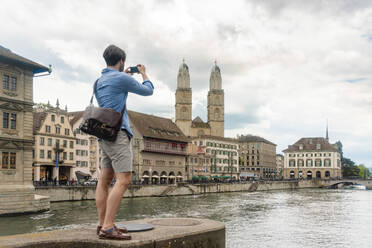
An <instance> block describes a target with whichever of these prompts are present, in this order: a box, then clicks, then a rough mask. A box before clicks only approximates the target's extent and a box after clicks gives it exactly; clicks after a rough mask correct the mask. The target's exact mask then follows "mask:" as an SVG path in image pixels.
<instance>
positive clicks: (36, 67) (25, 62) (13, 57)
mask: <svg viewBox="0 0 372 248" xmlns="http://www.w3.org/2000/svg"><path fill="white" fill-rule="evenodd" d="M1 60H2V61H6V62H8V63H9V62H10V63H13V64H18V65H21V66H26V67H29V68H30V69H31V70H32V72H33V73H34V74H35V73H40V72H47V71H49V68H48V67H46V66H43V65H41V64H38V63H36V62H34V61H32V60H29V59H26V58H24V57H22V56H19V55H18V54H15V53H13V52H12V51H11V50H10V49H8V48H5V47H3V46H1V45H0V61H1Z"/></svg>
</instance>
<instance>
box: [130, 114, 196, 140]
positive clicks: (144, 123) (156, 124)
mask: <svg viewBox="0 0 372 248" xmlns="http://www.w3.org/2000/svg"><path fill="white" fill-rule="evenodd" d="M128 115H129V120H130V121H131V122H132V123H133V125H134V126H135V128H136V129H137V130H138V131H139V132H140V133H141V134H142V135H143V136H144V137H150V138H156V139H165V140H174V141H180V142H188V141H189V140H188V138H187V137H186V136H185V135H184V134H183V132H182V131H181V129H179V128H178V127H177V125H176V124H175V123H174V122H173V121H172V120H171V119H168V118H163V117H159V116H155V115H148V114H143V113H139V112H134V111H130V110H129V111H128Z"/></svg>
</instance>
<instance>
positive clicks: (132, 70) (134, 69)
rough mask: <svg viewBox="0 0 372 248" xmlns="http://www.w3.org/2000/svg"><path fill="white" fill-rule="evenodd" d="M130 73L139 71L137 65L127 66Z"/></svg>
mask: <svg viewBox="0 0 372 248" xmlns="http://www.w3.org/2000/svg"><path fill="white" fill-rule="evenodd" d="M129 70H130V73H139V70H138V67H137V66H131V67H129Z"/></svg>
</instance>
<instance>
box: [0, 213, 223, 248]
mask: <svg viewBox="0 0 372 248" xmlns="http://www.w3.org/2000/svg"><path fill="white" fill-rule="evenodd" d="M121 224H124V225H125V224H151V225H153V226H154V229H153V230H151V231H145V232H136V233H131V236H132V240H129V241H114V240H101V239H98V237H97V235H96V234H95V231H96V230H95V226H92V227H91V228H86V229H70V230H58V231H49V232H42V233H29V234H21V235H13V236H2V237H0V247H7V248H24V247H27V248H34V247H35V248H36V247H43V248H67V247H68V248H85V247H89V248H96V247H97V248H98V247H105V248H111V247H112V248H114V247H125V248H181V247H182V248H194V247H199V248H212V247H213V248H224V247H225V245H226V240H225V225H224V224H223V223H221V222H217V221H213V220H207V219H185V218H177V219H144V220H136V221H128V222H126V223H118V225H121Z"/></svg>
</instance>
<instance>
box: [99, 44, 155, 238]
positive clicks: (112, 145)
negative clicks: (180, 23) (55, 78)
mask: <svg viewBox="0 0 372 248" xmlns="http://www.w3.org/2000/svg"><path fill="white" fill-rule="evenodd" d="M103 58H104V59H105V61H106V65H107V67H106V68H105V69H103V70H102V74H101V77H100V78H99V79H98V81H97V87H96V91H95V96H96V99H97V102H98V105H99V107H102V108H112V109H115V110H116V111H118V112H121V111H122V110H123V109H124V114H123V119H122V125H121V130H120V131H119V133H118V136H117V138H116V140H115V141H114V142H111V141H106V140H99V145H100V148H101V150H102V160H101V161H102V162H101V168H102V169H101V172H100V175H99V180H98V186H97V189H96V206H97V213H98V220H99V224H98V226H97V235H98V236H99V238H101V239H119V240H129V239H131V236H130V235H128V234H126V233H127V232H128V230H126V229H125V228H124V229H120V228H117V227H116V226H115V224H114V220H115V215H116V213H117V211H118V209H119V207H120V203H121V199H122V198H123V195H124V193H125V191H126V190H127V188H128V186H129V184H130V182H131V181H132V148H131V144H130V140H131V138H132V137H133V133H132V130H131V129H130V126H129V117H128V112H127V109H126V102H127V99H128V93H134V94H138V95H142V96H150V95H152V94H153V90H154V86H153V84H152V83H151V81H150V80H149V78H148V76H147V74H146V68H145V66H144V65H142V64H138V65H137V66H136V68H134V69H136V71H137V70H138V73H139V74H141V76H142V79H143V82H142V83H139V82H137V80H136V79H135V78H133V77H132V76H131V75H133V71H131V68H127V69H125V71H124V64H125V59H126V54H125V52H124V51H123V50H122V49H121V48H119V47H117V46H114V45H110V46H108V47H107V48H106V49H105V51H104V53H103ZM132 68H133V67H132ZM114 176H115V178H116V182H115V184H114V187H113V188H112V190H111V192H110V194H109V193H108V190H109V186H110V184H111V182H112V180H113V178H114Z"/></svg>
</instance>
